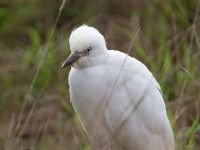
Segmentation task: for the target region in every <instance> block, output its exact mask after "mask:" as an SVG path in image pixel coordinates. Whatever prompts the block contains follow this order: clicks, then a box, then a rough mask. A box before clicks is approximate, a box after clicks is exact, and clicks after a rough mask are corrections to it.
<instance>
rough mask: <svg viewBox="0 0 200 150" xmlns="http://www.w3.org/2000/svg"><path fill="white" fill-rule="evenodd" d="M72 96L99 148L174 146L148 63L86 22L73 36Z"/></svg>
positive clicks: (136, 149) (135, 149)
mask: <svg viewBox="0 0 200 150" xmlns="http://www.w3.org/2000/svg"><path fill="white" fill-rule="evenodd" d="M69 44H70V49H71V54H70V55H69V57H68V58H67V59H66V60H65V62H64V63H63V65H62V68H64V67H66V66H68V65H71V66H72V67H71V70H70V73H69V78H68V82H69V91H70V99H71V102H72V105H73V107H74V109H75V112H76V113H77V114H78V116H79V117H80V120H81V123H82V126H83V128H84V130H85V131H86V133H87V135H88V137H89V139H90V140H91V142H92V143H93V145H94V146H95V147H96V148H97V149H101V150H102V149H111V150H124V149H126V150H174V137H173V132H172V129H171V126H170V123H169V120H168V117H167V114H166V107H165V103H164V100H163V96H162V93H161V89H160V86H159V84H158V83H157V81H156V80H155V78H154V77H153V75H152V74H151V72H150V71H149V70H148V69H147V67H146V66H145V65H144V64H143V63H141V62H140V61H138V60H137V59H135V58H133V57H130V56H127V55H126V54H125V53H122V52H120V51H117V50H108V49H107V47H106V42H105V39H104V37H103V35H102V34H101V33H100V32H99V31H98V30H97V29H96V28H94V27H90V26H87V25H82V26H80V27H78V28H77V29H75V30H73V31H72V33H71V35H70V37H69Z"/></svg>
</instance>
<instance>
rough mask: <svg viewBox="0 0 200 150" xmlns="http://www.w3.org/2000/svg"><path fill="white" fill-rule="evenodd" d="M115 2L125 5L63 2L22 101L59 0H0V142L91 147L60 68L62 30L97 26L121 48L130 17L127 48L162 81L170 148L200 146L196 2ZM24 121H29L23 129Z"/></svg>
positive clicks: (5, 145)
mask: <svg viewBox="0 0 200 150" xmlns="http://www.w3.org/2000/svg"><path fill="white" fill-rule="evenodd" d="M120 3H127V4H123V7H125V6H126V9H125V10H124V8H122V7H120V8H118V9H117V10H114V8H113V6H114V5H115V4H114V2H113V3H110V2H106V1H105V2H102V3H93V2H91V1H90V0H84V1H81V0H78V1H77V2H72V1H68V2H67V3H66V6H65V8H64V10H63V12H62V14H61V18H60V20H59V21H58V25H57V28H56V31H55V34H54V35H53V37H52V39H50V42H49V49H48V52H47V55H46V57H45V59H44V63H43V65H42V67H41V70H40V72H39V74H38V77H37V78H36V81H35V84H34V86H33V90H32V91H31V93H30V94H31V95H28V96H29V97H28V100H27V92H28V90H29V88H30V86H31V82H32V80H33V77H34V74H35V73H36V70H37V68H38V64H39V62H40V61H41V58H42V56H43V52H44V49H45V46H46V43H47V40H48V38H49V35H50V32H51V30H52V27H53V23H54V22H55V18H56V15H57V12H58V8H59V4H60V1H55V2H41V1H39V0H36V1H33V0H31V1H29V2H27V1H25V0H21V1H18V0H14V1H13V2H12V3H9V2H7V1H2V2H0V41H1V42H0V84H1V86H0V149H5V150H8V149H19V148H22V147H32V148H33V149H37V148H38V149H41V150H46V149H49V150H51V149H61V150H62V149H82V150H91V149H93V148H92V146H91V144H90V142H89V140H88V138H87V136H86V134H85V132H84V131H83V129H82V127H81V124H80V121H79V118H78V117H77V116H76V114H75V112H74V110H73V108H72V106H71V103H70V100H69V93H68V88H67V75H68V72H69V68H68V69H67V70H65V71H61V64H62V61H64V59H65V58H66V57H67V55H68V54H69V45H68V37H69V34H70V31H71V30H72V28H73V27H74V26H78V25H80V24H83V23H89V24H90V25H94V26H96V27H97V28H99V29H101V30H102V32H103V33H104V35H105V36H106V39H107V41H108V47H109V48H116V47H117V49H119V50H122V51H127V48H128V46H127V45H130V41H131V40H132V39H131V38H132V33H133V31H134V30H133V28H136V27H137V24H134V25H132V24H131V21H130V20H131V17H132V19H133V20H137V19H138V20H139V21H138V22H139V25H140V31H139V35H138V36H137V39H136V40H135V41H134V43H133V50H132V51H131V55H133V56H134V57H136V58H137V59H139V60H141V61H142V62H144V63H145V64H146V65H147V66H148V68H149V69H150V70H151V71H152V73H153V74H154V76H155V77H156V79H157V80H158V81H159V83H160V85H161V88H162V91H163V93H164V99H165V102H166V105H167V110H168V116H169V119H170V121H171V124H172V126H173V130H174V135H175V141H176V149H177V150H183V149H186V150H197V149H200V144H199V143H200V139H199V136H200V121H199V115H200V114H199V112H200V85H199V83H200V67H199V64H200V59H199V58H200V47H199V36H200V32H199V27H197V25H198V22H199V21H200V18H199V15H198V14H199V13H197V12H196V9H197V7H198V5H199V4H197V1H195V0H191V1H187V0H180V1H173V0H167V1H161V0H160V1H155V0H152V1H144V3H143V4H141V3H139V1H138V0H136V3H137V4H138V5H137V7H134V6H133V5H131V4H129V1H127V2H120ZM111 4H112V5H111ZM93 6H95V7H93ZM133 7H134V9H132V8H133ZM110 9H113V10H112V11H111V10H110ZM124 11H127V12H125V13H120V12H124ZM127 14H129V15H127ZM132 14H133V16H132ZM195 15H197V20H196V22H195V20H194V18H195ZM102 16H103V17H102ZM193 25H195V27H194V28H192V26H193ZM111 27H112V28H111ZM116 37H121V38H116ZM121 43H123V44H121ZM34 106H36V107H34ZM22 110H23V111H22ZM31 110H32V114H31V113H30V112H31ZM29 115H30V116H29ZM28 116H29V117H28ZM25 122H27V125H28V127H25V129H24V131H23V132H22V129H23V127H24V125H25ZM10 146H11V148H10Z"/></svg>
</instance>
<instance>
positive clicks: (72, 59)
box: [62, 52, 80, 69]
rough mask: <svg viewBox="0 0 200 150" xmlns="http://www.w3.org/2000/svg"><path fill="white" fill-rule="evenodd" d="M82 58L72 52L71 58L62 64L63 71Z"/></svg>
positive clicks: (77, 53)
mask: <svg viewBox="0 0 200 150" xmlns="http://www.w3.org/2000/svg"><path fill="white" fill-rule="evenodd" d="M79 58H80V54H79V52H72V53H71V54H70V55H69V57H68V58H67V59H66V60H65V61H64V63H63V64H62V69H63V68H65V67H66V66H69V65H72V64H73V63H74V62H75V61H76V60H78V59H79Z"/></svg>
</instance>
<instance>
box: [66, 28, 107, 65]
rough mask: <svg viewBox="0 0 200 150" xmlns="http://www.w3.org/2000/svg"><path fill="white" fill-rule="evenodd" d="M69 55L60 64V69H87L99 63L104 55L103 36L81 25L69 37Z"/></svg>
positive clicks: (95, 30)
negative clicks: (70, 66)
mask: <svg viewBox="0 0 200 150" xmlns="http://www.w3.org/2000/svg"><path fill="white" fill-rule="evenodd" d="M69 45H70V50H71V54H70V55H69V57H68V58H67V59H66V60H65V62H64V63H63V64H62V68H64V67H66V66H68V65H72V66H73V67H79V68H80V67H87V66H91V65H95V64H97V63H98V62H100V61H101V60H102V58H103V55H105V54H106V52H107V51H106V50H107V48H106V42H105V39H104V37H103V35H102V34H101V33H100V32H99V31H98V30H97V29H95V28H94V27H89V26H87V25H82V26H80V27H78V28H77V29H75V30H73V31H72V33H71V35H70V37H69Z"/></svg>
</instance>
